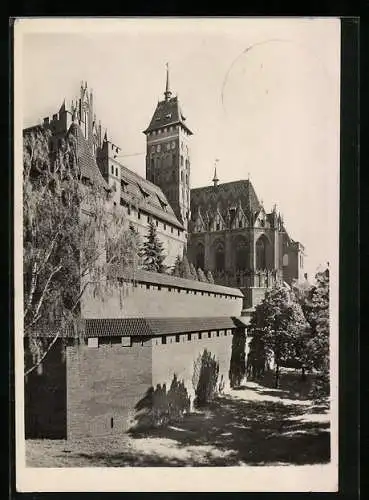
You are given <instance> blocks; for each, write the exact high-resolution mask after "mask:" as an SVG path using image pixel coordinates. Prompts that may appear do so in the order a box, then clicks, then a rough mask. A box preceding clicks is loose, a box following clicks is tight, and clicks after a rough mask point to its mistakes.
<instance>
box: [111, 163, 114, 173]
mask: <svg viewBox="0 0 369 500" xmlns="http://www.w3.org/2000/svg"><path fill="white" fill-rule="evenodd" d="M111 173H112V174H113V175H114V167H113V165H112V166H111Z"/></svg>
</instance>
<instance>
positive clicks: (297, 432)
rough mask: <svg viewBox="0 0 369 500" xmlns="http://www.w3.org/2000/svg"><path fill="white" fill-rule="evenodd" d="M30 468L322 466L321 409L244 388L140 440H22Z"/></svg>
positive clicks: (325, 432) (325, 429)
mask: <svg viewBox="0 0 369 500" xmlns="http://www.w3.org/2000/svg"><path fill="white" fill-rule="evenodd" d="M26 455H27V465H29V466H31V467H93V466H97V467H106V466H112V467H124V466H150V467H152V466H164V467H165V466H166V467H167V466H225V465H232V466H235V465H266V464H267V465H290V464H295V465H305V464H318V463H327V462H328V461H329V456H330V433H329V414H328V412H327V408H326V406H325V405H321V406H319V407H317V406H314V405H313V404H312V402H311V401H309V400H305V399H299V398H296V397H291V396H290V393H288V392H287V391H281V390H277V389H271V388H265V387H262V386H260V385H258V384H255V383H248V384H247V385H246V387H245V388H242V389H240V390H233V391H230V392H229V393H227V394H224V395H223V396H222V397H220V398H219V399H217V401H216V402H214V403H213V404H212V405H211V406H210V407H209V408H207V409H206V410H204V411H201V412H197V413H193V414H191V415H188V416H186V417H185V418H184V419H183V420H182V421H181V422H180V423H178V424H175V425H172V426H169V427H167V428H165V429H155V430H152V431H150V432H146V433H145V434H142V433H141V434H135V435H128V434H124V435H122V436H119V438H117V437H115V438H113V437H109V438H106V437H104V438H93V439H92V438H91V439H84V440H80V441H73V442H70V441H50V440H30V441H27V442H26Z"/></svg>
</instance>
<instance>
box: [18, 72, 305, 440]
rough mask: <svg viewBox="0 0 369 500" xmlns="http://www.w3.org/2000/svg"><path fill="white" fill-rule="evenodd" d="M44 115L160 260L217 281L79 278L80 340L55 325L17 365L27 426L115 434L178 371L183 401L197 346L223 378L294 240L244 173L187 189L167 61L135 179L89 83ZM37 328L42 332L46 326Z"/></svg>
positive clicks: (224, 383)
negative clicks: (44, 352)
mask: <svg viewBox="0 0 369 500" xmlns="http://www.w3.org/2000/svg"><path fill="white" fill-rule="evenodd" d="M39 126H40V125H36V126H35V127H39ZM42 126H43V127H46V128H48V129H50V131H51V132H52V134H51V143H50V147H51V150H53V149H54V150H56V149H57V147H58V143H59V141H62V140H63V138H65V137H66V135H68V134H73V135H74V137H75V142H76V145H77V159H78V162H79V166H80V171H81V176H82V180H87V181H90V182H92V183H98V184H99V185H101V186H103V187H104V188H105V189H106V190H107V191H109V192H110V193H111V197H110V199H111V203H113V204H115V205H117V206H120V207H121V209H122V211H123V212H124V213H125V215H126V217H127V219H128V220H129V223H130V225H131V227H132V228H134V229H135V230H136V231H137V232H138V233H139V234H141V235H145V234H146V233H147V227H148V223H149V222H150V221H152V222H154V223H155V225H156V228H157V233H158V235H159V237H160V239H161V241H162V242H163V243H164V247H165V252H166V256H167V257H166V265H167V266H172V265H173V264H174V262H175V260H176V258H177V256H178V255H180V256H181V255H183V253H184V252H186V254H187V255H188V256H189V259H190V261H191V262H192V263H193V264H194V265H195V266H196V267H200V268H202V269H204V270H211V271H212V273H213V275H214V278H215V284H211V283H203V282H200V281H195V280H188V279H183V278H179V277H177V276H171V275H169V274H164V273H163V274H158V273H152V272H147V271H144V270H143V269H138V270H135V272H134V279H131V278H132V276H130V275H129V274H130V273H129V272H128V274H127V275H122V276H121V277H120V278H121V279H120V285H118V286H117V287H116V288H115V289H114V290H113V291H112V292H111V293H109V295H108V296H106V297H104V298H101V297H95V295H94V293H93V292H91V291H89V289H86V292H85V294H84V296H83V298H82V300H81V322H80V324H79V330H80V331H79V335H80V336H79V339H78V341H76V338H75V336H74V334H73V332H69V330H67V331H66V332H63V336H64V337H63V339H60V338H59V339H56V343H55V346H54V348H53V349H52V350H51V351H50V353H49V354H48V356H47V357H46V358H45V359H44V360H43V361H42V363H41V364H40V365H39V366H38V367H37V370H34V371H33V372H31V373H30V374H29V375H28V376H27V379H26V381H25V430H26V437H27V438H35V437H36V438H45V437H48V438H68V439H69V438H74V437H77V438H79V437H83V436H101V435H109V434H116V435H120V433H121V432H123V431H125V430H127V429H129V428H130V426H131V425H132V423H133V422H135V421H136V420H137V408H138V407H140V405H141V404H142V402H143V401H146V400H147V399H148V398H149V396H150V395H153V394H155V392H156V391H158V393H160V394H161V396H163V395H164V399H165V397H167V395H168V394H169V393H170V391H172V392H173V391H175V390H176V387H179V386H178V384H177V382H178V381H179V384H180V387H181V390H182V391H183V390H184V391H185V392H186V395H187V396H186V397H188V401H189V404H190V407H192V405H193V402H194V400H195V397H196V387H195V386H194V373H195V371H196V370H194V367H196V366H198V363H199V360H201V359H202V356H203V355H204V353H205V351H207V352H208V353H210V355H211V356H214V359H216V360H217V363H218V370H219V376H218V380H217V383H218V384H219V388H220V387H225V388H227V387H229V384H230V377H231V376H230V364H231V356H232V348H233V344H234V342H233V339H234V338H236V340H237V339H239V338H240V337H242V336H243V334H244V333H245V332H247V326H248V322H249V319H250V314H251V311H252V310H253V307H254V306H255V305H256V304H257V303H258V302H259V301H260V300H261V299H262V297H263V296H264V293H265V291H266V290H267V289H268V287H270V286H272V285H273V283H274V282H275V281H276V280H284V281H286V282H287V283H291V282H292V281H293V280H294V279H300V277H301V273H302V269H303V255H304V248H303V246H302V245H301V244H300V243H298V242H294V241H293V240H292V239H291V238H290V237H289V236H288V234H287V231H286V229H285V226H284V223H283V220H282V218H281V216H280V215H279V214H278V213H277V211H276V209H275V208H274V209H273V210H272V211H271V212H270V213H267V212H266V211H265V209H264V207H263V205H262V204H261V203H260V202H259V200H258V198H257V195H256V193H255V190H254V188H253V186H252V184H251V182H250V180H249V179H248V180H238V181H235V182H228V183H224V184H221V183H219V180H218V178H217V174H216V171H215V173H214V179H213V184H212V185H210V186H206V187H202V188H195V189H191V188H190V185H191V177H190V172H191V154H190V138H191V135H192V132H191V129H190V127H189V125H187V120H186V117H185V116H184V114H183V112H182V110H181V107H180V104H179V101H178V97H176V96H173V95H172V92H171V90H170V85H169V72H168V70H167V79H166V87H165V92H164V99H163V100H162V101H160V102H159V103H158V104H157V107H156V109H155V111H154V114H153V116H152V119H151V121H150V123H149V125H148V126H147V128H146V129H145V130H144V134H145V136H146V178H145V179H144V178H142V177H141V176H139V175H138V174H136V173H134V172H132V171H131V170H129V169H128V168H127V167H126V166H124V165H123V164H122V163H121V162H120V159H119V157H120V151H121V149H120V147H119V146H118V145H116V144H114V143H113V142H112V141H110V140H109V138H108V134H107V132H104V134H103V131H102V126H101V123H100V122H97V120H96V116H95V114H94V107H93V95H92V92H89V91H88V88H87V84H84V83H82V84H81V88H80V95H79V97H78V99H76V100H74V101H71V102H66V101H64V102H63V104H62V106H61V108H60V109H59V111H58V113H56V114H54V115H52V117H50V118H45V119H44V121H43V124H42ZM35 127H30V128H28V129H25V130H24V133H25V134H27V133H30V132H32V131H33V130H34V129H35ZM126 273H127V271H126ZM122 297H123V299H122ZM38 335H39V336H40V337H42V338H46V339H47V338H49V339H50V341H51V339H54V335H55V333H54V332H53V331H49V330H48V329H45V330H42V329H40V330H39V331H38ZM24 340H25V344H24V345H25V356H26V357H27V356H29V355H30V353H29V351H28V350H27V339H26V338H25V339H24ZM236 343H237V342H236ZM245 353H246V356H247V342H246V345H245ZM167 391H168V392H167ZM150 397H151V396H150ZM168 397H169V396H168ZM149 399H150V398H149ZM161 400H162V398H161ZM152 404H153V405H155V404H157V403H152Z"/></svg>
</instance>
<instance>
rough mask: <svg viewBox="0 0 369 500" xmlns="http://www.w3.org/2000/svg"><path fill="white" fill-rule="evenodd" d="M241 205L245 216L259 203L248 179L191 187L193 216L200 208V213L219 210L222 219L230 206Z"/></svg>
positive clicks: (254, 211) (258, 205)
mask: <svg viewBox="0 0 369 500" xmlns="http://www.w3.org/2000/svg"><path fill="white" fill-rule="evenodd" d="M238 205H241V207H242V209H243V211H244V213H245V214H246V216H248V217H249V216H250V212H251V213H252V215H253V216H255V214H256V213H257V212H258V211H259V210H260V208H261V204H260V202H259V200H258V197H257V195H256V193H255V190H254V188H253V186H252V184H251V182H250V181H249V180H240V181H233V182H225V183H223V184H218V185H217V186H204V187H200V188H194V189H191V213H192V217H193V218H195V217H196V215H197V214H198V211H199V209H200V211H201V213H202V214H205V213H206V212H208V213H209V212H210V213H211V214H212V215H215V214H216V212H217V211H218V210H219V212H220V213H221V215H222V217H223V218H224V219H226V218H227V215H228V211H229V209H231V208H234V207H237V206H238Z"/></svg>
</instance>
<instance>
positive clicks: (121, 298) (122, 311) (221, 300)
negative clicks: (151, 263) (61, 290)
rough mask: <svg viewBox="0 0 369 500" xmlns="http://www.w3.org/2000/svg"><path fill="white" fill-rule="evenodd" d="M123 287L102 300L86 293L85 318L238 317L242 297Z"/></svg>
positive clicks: (115, 289)
mask: <svg viewBox="0 0 369 500" xmlns="http://www.w3.org/2000/svg"><path fill="white" fill-rule="evenodd" d="M149 287H150V288H149V289H148V288H147V285H146V284H144V283H142V284H140V283H138V284H137V288H134V287H133V285H132V284H124V285H122V286H121V287H119V288H114V289H113V290H111V291H110V292H107V293H106V294H105V296H104V299H103V300H102V299H101V298H99V297H93V294H92V292H91V291H89V292H88V291H87V292H86V294H85V296H84V299H83V301H82V315H83V317H85V318H129V317H131V318H132V317H142V316H144V317H146V318H153V317H186V316H190V317H201V316H240V315H241V310H242V298H241V297H229V296H227V297H225V296H224V295H223V296H220V295H217V296H215V297H214V293H211V294H210V295H211V296H209V295H208V294H207V292H201V291H196V294H195V291H194V290H189V289H187V290H186V289H181V290H180V293H179V292H178V290H177V289H175V288H171V290H170V291H169V288H168V287H164V286H161V289H160V290H159V289H158V286H155V285H149Z"/></svg>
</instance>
